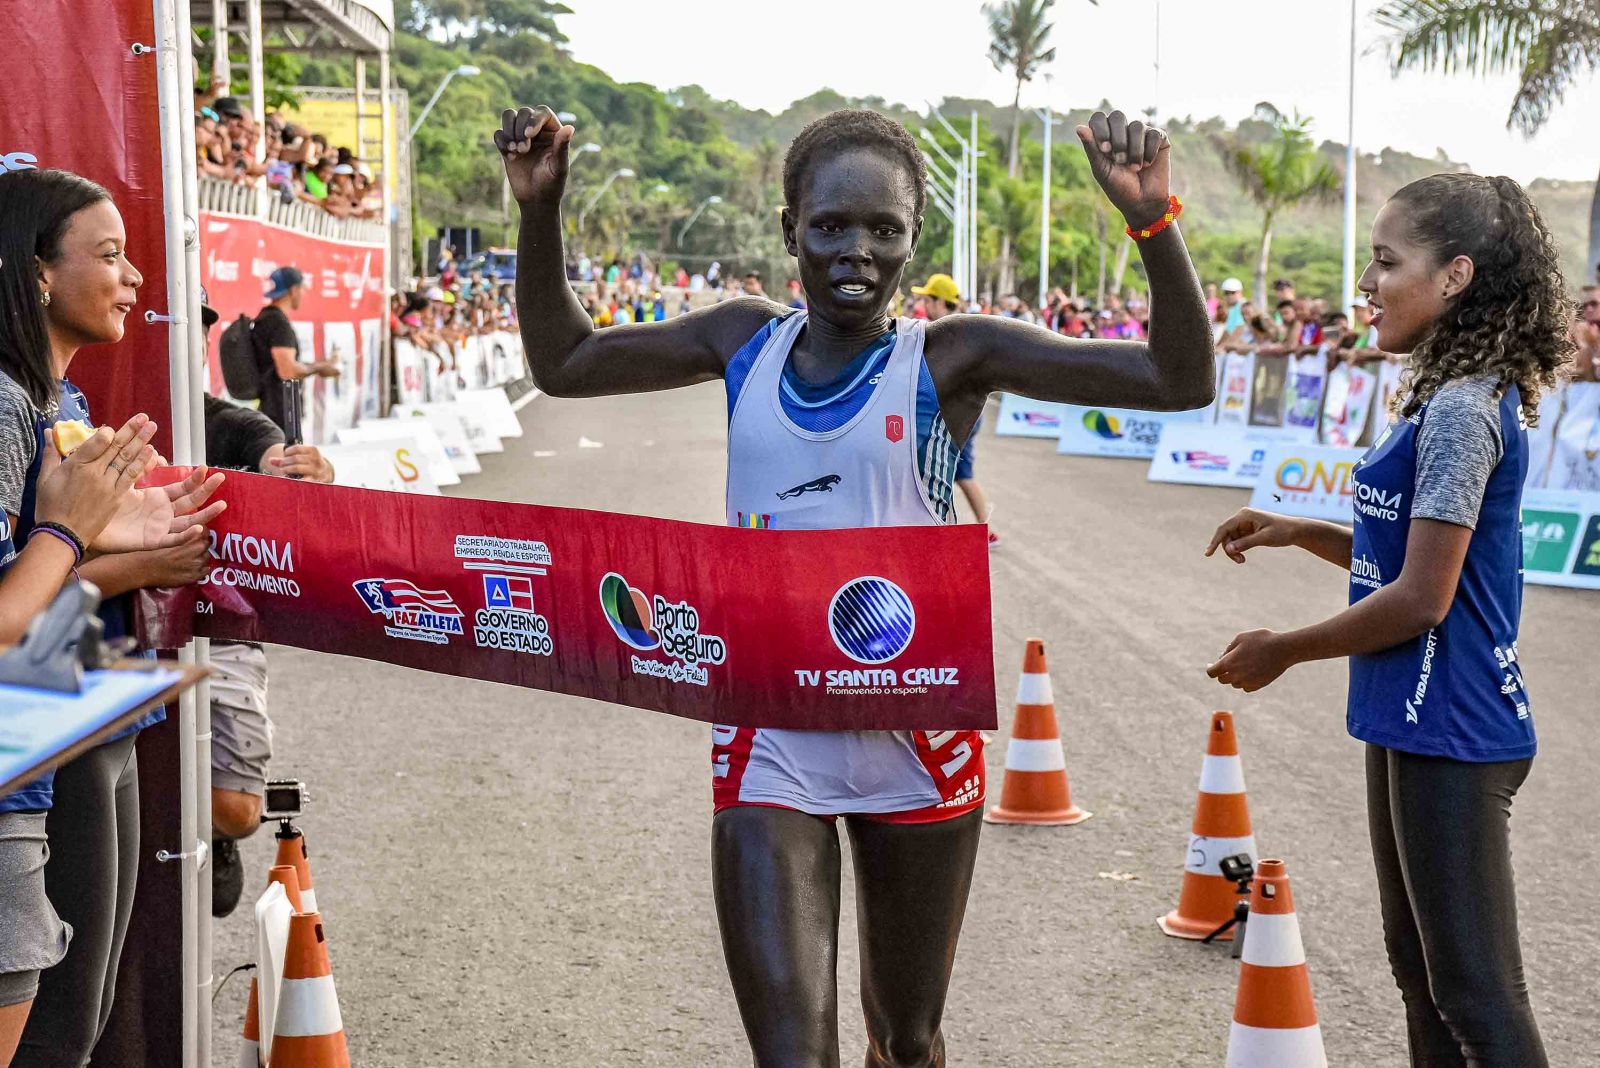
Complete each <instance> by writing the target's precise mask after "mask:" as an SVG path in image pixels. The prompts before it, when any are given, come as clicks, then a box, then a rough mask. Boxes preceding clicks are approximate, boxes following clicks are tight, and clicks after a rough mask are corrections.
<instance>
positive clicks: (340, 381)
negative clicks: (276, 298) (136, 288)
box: [200, 212, 403, 445]
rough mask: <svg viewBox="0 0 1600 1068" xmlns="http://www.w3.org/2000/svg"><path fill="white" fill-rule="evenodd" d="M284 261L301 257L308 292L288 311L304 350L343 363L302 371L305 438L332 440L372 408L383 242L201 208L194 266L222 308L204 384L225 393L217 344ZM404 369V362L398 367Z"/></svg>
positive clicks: (252, 307) (297, 263)
mask: <svg viewBox="0 0 1600 1068" xmlns="http://www.w3.org/2000/svg"><path fill="white" fill-rule="evenodd" d="M280 266H287V267H298V268H299V269H300V270H301V272H302V273H304V275H305V278H306V287H305V296H304V299H303V300H302V302H301V305H300V307H299V308H297V309H295V310H294V311H292V312H290V313H289V318H290V319H291V321H293V323H294V325H295V329H296V333H297V334H299V336H300V360H301V362H304V363H309V362H311V361H312V360H327V361H330V362H333V363H337V364H338V365H339V369H340V373H339V376H338V377H337V378H323V377H320V376H318V377H315V378H309V379H306V381H305V400H304V405H305V415H304V417H303V419H302V423H303V425H304V430H305V435H306V439H307V441H308V442H310V443H311V444H315V445H322V444H329V443H331V442H333V441H334V440H335V438H336V437H337V432H338V431H339V430H341V429H343V428H345V427H350V426H354V425H355V424H356V422H357V420H359V419H360V418H362V417H363V416H373V415H376V414H377V411H378V402H379V400H380V399H381V398H380V396H379V391H380V384H379V381H378V376H379V371H380V368H381V357H382V351H381V348H382V337H383V334H382V330H381V327H382V317H383V316H384V315H386V314H388V310H387V308H386V307H385V305H384V298H383V279H384V261H383V246H381V245H363V244H356V243H351V242H344V241H330V240H328V239H326V238H320V237H313V236H311V235H310V234H304V233H299V232H297V231H294V230H287V229H285V228H283V227H281V226H274V225H273V224H271V223H267V222H263V221H261V220H259V219H249V218H245V217H243V216H239V215H225V214H221V213H218V212H202V213H201V214H200V275H201V279H202V282H203V284H204V285H205V287H206V295H207V297H208V298H209V299H210V302H211V306H212V307H213V308H215V309H216V310H217V313H218V314H219V315H220V316H221V321H220V322H219V323H218V325H217V327H216V328H215V329H213V330H212V331H211V334H210V337H209V339H208V342H209V351H208V353H207V357H206V364H207V370H208V375H209V380H210V390H211V392H212V393H214V394H216V395H217V396H219V397H220V396H225V395H226V393H225V390H224V386H223V381H222V365H221V363H220V362H219V356H218V349H217V345H218V343H219V341H220V339H221V337H222V331H223V329H224V328H226V326H227V325H228V324H229V323H231V322H233V321H234V319H236V318H237V317H238V316H240V315H249V316H251V317H252V318H253V317H254V316H256V315H257V314H259V313H260V311H261V309H262V307H263V306H265V304H266V296H265V294H266V292H267V278H268V276H269V275H271V274H272V272H273V271H274V270H276V269H277V268H278V267H280ZM402 374H403V372H402Z"/></svg>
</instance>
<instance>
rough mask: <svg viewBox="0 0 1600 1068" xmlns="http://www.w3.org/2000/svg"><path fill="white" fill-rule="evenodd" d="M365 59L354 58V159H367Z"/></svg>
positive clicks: (364, 57)
mask: <svg viewBox="0 0 1600 1068" xmlns="http://www.w3.org/2000/svg"><path fill="white" fill-rule="evenodd" d="M366 133H367V57H366V56H359V55H358V56H356V158H357V159H361V160H364V159H366V158H367V138H366Z"/></svg>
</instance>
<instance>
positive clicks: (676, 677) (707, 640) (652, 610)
mask: <svg viewBox="0 0 1600 1068" xmlns="http://www.w3.org/2000/svg"><path fill="white" fill-rule="evenodd" d="M600 610H601V612H603V613H604V614H605V617H606V622H608V623H610V624H611V629H612V630H613V631H615V632H616V635H617V639H618V640H619V641H621V642H622V643H623V644H624V645H626V646H628V647H630V648H632V649H637V650H639V651H640V652H651V651H653V650H656V649H659V650H661V652H663V653H665V654H666V655H667V656H669V657H671V658H672V659H671V660H670V661H669V660H657V659H655V658H654V657H644V656H636V657H634V658H633V660H632V667H633V672H634V674H636V675H651V676H654V677H655V678H660V679H666V680H667V681H668V682H686V683H689V684H690V685H692V686H705V685H707V684H708V683H709V682H710V673H709V672H708V671H707V670H706V665H708V664H721V663H723V662H724V661H726V660H727V659H728V644H727V643H726V642H724V641H723V640H722V639H721V638H719V637H717V636H716V635H715V634H703V633H701V631H700V612H699V610H698V609H696V608H695V607H694V606H693V605H691V604H690V603H689V602H688V601H677V602H673V601H669V600H667V599H666V598H665V597H663V596H661V595H660V594H659V593H658V594H656V595H655V596H654V597H649V596H646V595H645V593H644V592H643V591H642V590H639V589H637V588H635V587H633V586H630V585H628V580H627V579H625V578H623V577H622V576H621V575H619V574H617V573H616V572H614V571H613V572H611V573H609V574H607V575H606V576H605V577H604V578H602V579H601V580H600Z"/></svg>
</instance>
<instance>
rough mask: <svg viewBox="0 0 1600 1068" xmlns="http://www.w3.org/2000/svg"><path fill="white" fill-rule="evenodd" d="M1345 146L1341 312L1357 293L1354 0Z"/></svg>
mask: <svg viewBox="0 0 1600 1068" xmlns="http://www.w3.org/2000/svg"><path fill="white" fill-rule="evenodd" d="M1348 123H1349V124H1348V126H1347V128H1346V130H1345V136H1344V140H1345V146H1344V294H1343V296H1344V314H1345V319H1346V321H1347V322H1348V321H1349V320H1350V319H1352V318H1353V316H1354V311H1353V309H1352V307H1351V302H1352V301H1354V300H1355V297H1356V0H1350V113H1349V120H1348Z"/></svg>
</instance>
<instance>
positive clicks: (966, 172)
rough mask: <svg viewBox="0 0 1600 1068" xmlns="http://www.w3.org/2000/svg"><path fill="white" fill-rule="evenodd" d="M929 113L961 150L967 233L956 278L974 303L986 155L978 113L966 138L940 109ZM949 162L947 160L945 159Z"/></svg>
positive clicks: (961, 178)
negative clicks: (982, 167)
mask: <svg viewBox="0 0 1600 1068" xmlns="http://www.w3.org/2000/svg"><path fill="white" fill-rule="evenodd" d="M928 110H929V111H931V112H932V113H933V117H934V118H936V119H938V120H939V125H941V126H943V127H944V129H945V132H946V133H948V134H949V135H950V136H951V137H953V138H955V141H956V144H958V145H960V146H961V165H960V166H959V168H958V176H959V178H960V185H961V192H962V194H963V196H962V198H961V199H963V200H965V201H966V203H965V205H964V207H963V211H962V216H963V218H962V222H963V223H964V224H965V225H964V226H963V227H962V229H963V230H964V233H963V235H962V238H963V240H962V249H963V253H964V255H963V262H962V266H961V269H960V271H959V272H958V274H957V278H956V285H957V287H958V288H959V289H960V290H961V291H962V292H963V293H964V294H965V295H966V298H967V299H968V300H971V299H972V298H973V297H974V296H975V295H976V293H975V290H976V289H977V285H978V157H979V156H982V155H983V154H984V153H982V152H980V151H979V150H978V113H977V112H976V111H974V112H973V113H972V136H971V137H970V138H967V137H962V136H961V135H960V134H958V133H956V130H955V127H954V126H951V125H950V123H949V122H948V121H946V119H945V117H944V116H943V115H942V114H940V113H939V109H938V108H935V107H934V106H933V105H932V104H931V103H930V104H929V105H928ZM928 137H929V140H932V135H931V134H930V135H928ZM935 144H937V142H935ZM948 158H949V157H946V159H948ZM957 203H960V201H957Z"/></svg>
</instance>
